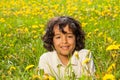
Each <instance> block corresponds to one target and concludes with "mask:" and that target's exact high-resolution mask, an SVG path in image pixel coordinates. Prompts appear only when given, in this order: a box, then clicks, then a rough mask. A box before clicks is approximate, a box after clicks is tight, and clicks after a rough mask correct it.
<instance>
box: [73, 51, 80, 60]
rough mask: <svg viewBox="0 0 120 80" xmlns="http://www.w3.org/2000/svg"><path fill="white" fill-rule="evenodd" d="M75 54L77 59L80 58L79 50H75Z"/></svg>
mask: <svg viewBox="0 0 120 80" xmlns="http://www.w3.org/2000/svg"><path fill="white" fill-rule="evenodd" d="M74 55H75V57H76V58H77V59H79V55H78V51H75V52H74Z"/></svg>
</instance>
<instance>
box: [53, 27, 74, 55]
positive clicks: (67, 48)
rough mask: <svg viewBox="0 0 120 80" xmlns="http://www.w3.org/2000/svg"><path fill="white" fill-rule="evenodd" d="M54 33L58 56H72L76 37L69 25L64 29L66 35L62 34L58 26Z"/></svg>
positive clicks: (54, 43)
mask: <svg viewBox="0 0 120 80" xmlns="http://www.w3.org/2000/svg"><path fill="white" fill-rule="evenodd" d="M53 31H54V37H53V45H54V48H55V50H56V51H57V53H58V55H60V56H68V55H69V54H72V52H73V50H74V49H75V45H76V40H75V35H74V34H73V32H72V31H71V29H70V28H69V27H68V25H67V26H65V27H64V31H65V32H66V33H62V32H61V31H60V30H59V27H58V26H55V27H54V29H53Z"/></svg>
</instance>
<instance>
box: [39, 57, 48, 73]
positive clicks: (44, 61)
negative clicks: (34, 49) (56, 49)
mask: <svg viewBox="0 0 120 80" xmlns="http://www.w3.org/2000/svg"><path fill="white" fill-rule="evenodd" d="M47 64H48V62H47V56H46V55H42V56H41V57H40V59H39V64H38V68H39V70H41V69H42V70H44V73H45V74H49V67H48V65H47ZM38 74H40V72H39V73H38Z"/></svg>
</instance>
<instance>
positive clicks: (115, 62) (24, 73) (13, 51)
mask: <svg viewBox="0 0 120 80" xmlns="http://www.w3.org/2000/svg"><path fill="white" fill-rule="evenodd" d="M55 16H71V17H73V18H75V19H77V20H78V21H80V22H81V24H82V28H83V29H84V31H85V33H86V44H85V45H86V49H89V50H90V51H91V52H92V54H93V58H94V62H95V66H96V73H95V77H96V80H120V0H0V80H41V76H40V75H38V68H37V66H38V61H39V57H40V55H42V54H43V53H44V52H46V50H45V49H44V48H43V43H42V41H41V36H42V35H43V34H44V33H45V28H46V27H45V25H46V23H47V21H48V20H49V19H50V18H53V17H55ZM45 80H54V79H53V78H52V77H49V79H48V78H47V79H45ZM80 80H85V79H80Z"/></svg>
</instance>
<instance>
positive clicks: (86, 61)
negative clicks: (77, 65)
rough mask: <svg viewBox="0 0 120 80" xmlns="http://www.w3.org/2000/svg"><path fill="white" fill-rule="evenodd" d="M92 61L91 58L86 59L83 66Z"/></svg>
mask: <svg viewBox="0 0 120 80" xmlns="http://www.w3.org/2000/svg"><path fill="white" fill-rule="evenodd" d="M89 61H90V58H86V59H85V60H84V61H83V62H82V63H83V64H86V63H88V62H89Z"/></svg>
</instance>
